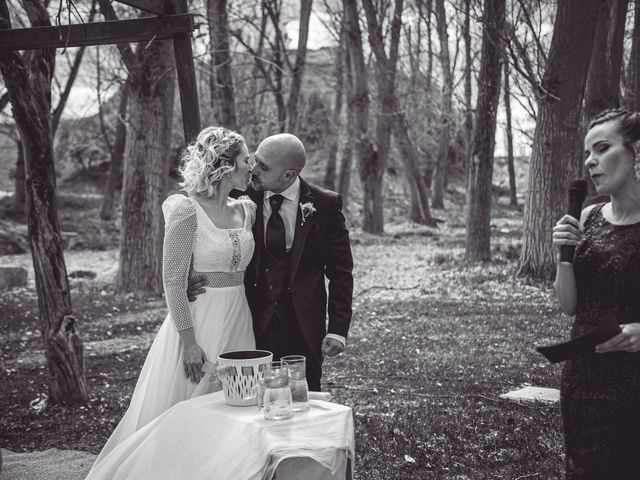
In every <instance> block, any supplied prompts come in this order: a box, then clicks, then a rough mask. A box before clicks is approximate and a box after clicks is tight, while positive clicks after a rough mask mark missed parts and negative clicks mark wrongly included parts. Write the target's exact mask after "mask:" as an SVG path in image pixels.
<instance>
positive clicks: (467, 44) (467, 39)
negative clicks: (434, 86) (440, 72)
mask: <svg viewBox="0 0 640 480" xmlns="http://www.w3.org/2000/svg"><path fill="white" fill-rule="evenodd" d="M470 10H471V0H464V26H463V30H462V32H463V37H464V106H465V110H466V112H465V115H464V132H465V135H464V139H465V154H466V155H465V159H464V162H465V163H464V166H465V171H466V172H467V173H468V171H469V165H470V163H471V151H472V149H473V105H471V63H472V62H473V59H472V58H471V20H470V18H471V12H470Z"/></svg>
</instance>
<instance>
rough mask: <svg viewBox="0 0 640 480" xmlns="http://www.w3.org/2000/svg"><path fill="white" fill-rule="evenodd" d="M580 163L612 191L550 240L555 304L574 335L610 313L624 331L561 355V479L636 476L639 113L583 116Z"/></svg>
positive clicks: (639, 446)
mask: <svg viewBox="0 0 640 480" xmlns="http://www.w3.org/2000/svg"><path fill="white" fill-rule="evenodd" d="M584 146H585V155H586V160H585V166H586V168H587V169H588V171H589V176H590V178H591V180H592V182H593V184H594V185H595V189H596V191H597V192H598V193H599V194H601V195H608V196H609V201H608V202H606V203H600V204H596V205H591V206H588V207H586V208H585V209H584V210H583V211H582V214H581V215H580V219H579V220H578V219H575V218H573V217H571V216H569V215H565V216H564V217H562V218H561V219H560V220H559V221H558V223H557V224H556V225H555V227H554V228H553V244H554V246H555V248H556V249H557V251H558V253H559V252H560V248H561V247H562V246H574V247H576V250H575V257H574V261H573V263H569V262H561V261H560V259H559V257H558V262H557V271H556V279H555V283H554V287H555V291H556V295H557V297H558V301H559V303H560V308H561V309H562V311H563V312H564V313H566V314H567V315H573V316H574V322H573V326H572V329H571V337H572V338H577V337H579V336H581V335H584V334H586V333H588V332H590V331H592V330H593V329H594V328H595V327H596V326H597V325H598V323H599V322H600V320H601V319H602V318H605V317H609V318H614V319H615V320H616V321H617V323H618V324H619V325H620V328H621V333H619V334H618V335H616V336H614V337H613V338H611V339H609V340H608V341H606V342H604V343H601V344H600V345H598V346H597V347H596V349H595V350H596V351H595V353H593V354H590V355H584V356H580V357H577V358H574V359H571V360H568V361H567V362H565V364H564V368H563V371H562V382H561V388H560V398H561V408H562V419H563V425H564V434H565V448H566V479H567V480H587V479H588V480H606V479H616V480H625V479H638V478H640V353H637V352H638V351H640V114H639V113H637V112H628V111H626V110H622V109H615V110H606V111H604V112H602V113H601V114H600V115H598V116H597V117H596V118H594V119H593V120H592V121H591V123H590V124H589V128H588V131H587V134H586V136H585V139H584Z"/></svg>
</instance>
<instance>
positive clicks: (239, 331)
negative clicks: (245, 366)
mask: <svg viewBox="0 0 640 480" xmlns="http://www.w3.org/2000/svg"><path fill="white" fill-rule="evenodd" d="M180 172H181V174H182V178H183V182H182V183H180V186H181V187H182V189H183V190H184V191H185V192H186V193H187V194H188V196H183V195H179V194H175V195H171V196H169V197H168V198H167V199H166V200H165V202H164V203H163V205H162V211H163V214H164V218H165V236H164V247H163V260H162V261H163V285H164V291H165V297H166V302H167V306H168V308H169V314H168V316H167V318H166V319H165V321H164V322H163V324H162V326H161V327H160V330H159V332H158V334H157V336H156V338H155V340H154V341H153V345H152V346H151V349H150V350H149V353H148V355H147V358H146V360H145V362H144V365H143V367H142V372H141V373H140V377H139V378H138V381H137V383H136V387H135V390H134V392H133V395H132V397H131V403H130V404H129V408H128V410H127V412H126V413H125V415H124V417H123V418H122V420H121V421H120V423H119V424H118V426H117V427H116V429H115V430H114V432H113V433H112V435H111V437H110V438H109V440H108V441H107V443H106V444H105V446H104V448H103V449H102V451H101V452H100V454H99V455H98V458H97V459H96V462H95V463H94V468H95V467H96V466H97V465H98V464H99V463H100V462H101V461H102V460H103V459H104V457H105V456H106V455H107V454H108V453H109V452H111V451H112V450H113V449H114V448H115V447H117V446H118V445H119V444H120V443H122V442H123V441H124V440H125V439H126V438H128V437H129V436H130V435H131V434H133V433H134V432H136V431H137V430H139V429H141V428H142V427H144V426H145V425H147V424H148V423H149V422H150V421H152V420H153V419H154V418H156V417H158V416H159V415H160V414H162V413H163V412H165V411H166V410H168V409H169V408H170V407H172V406H173V405H175V404H176V403H178V402H180V401H183V400H187V399H189V398H192V397H195V396H198V395H202V394H205V393H210V392H211V391H212V390H213V389H215V387H212V386H211V385H210V383H209V381H208V377H205V378H206V379H207V380H203V377H204V375H203V372H202V366H203V364H204V362H205V360H207V359H209V360H211V361H215V360H216V358H217V356H218V354H220V353H221V352H224V351H230V350H253V349H255V340H254V336H253V327H252V321H251V312H250V311H249V306H248V304H247V300H246V297H245V291H244V284H243V277H244V270H245V268H246V267H247V265H248V264H249V261H250V260H251V257H252V255H253V250H254V242H253V235H252V233H251V228H252V226H253V222H254V220H255V212H256V205H255V204H254V203H253V202H252V201H251V200H250V199H249V198H248V197H243V198H241V199H239V200H234V199H232V198H230V197H229V193H230V192H231V190H232V189H234V188H235V189H239V190H245V189H246V187H247V183H248V181H249V176H250V162H249V152H248V149H247V146H246V144H245V141H244V139H243V138H242V137H241V136H240V135H239V134H237V133H235V132H233V131H230V130H227V129H225V128H221V127H207V128H205V129H204V130H203V131H202V132H200V134H199V135H198V138H197V140H196V142H195V143H194V144H192V145H190V146H189V147H188V148H187V151H186V153H185V155H184V159H183V164H182V166H181V169H180ZM193 275H199V276H205V277H206V278H207V281H208V286H207V287H206V288H205V290H206V292H205V293H204V294H202V295H199V296H198V297H197V299H196V300H195V301H194V302H191V303H190V302H189V300H188V299H187V293H186V292H187V280H188V278H189V277H190V276H193ZM218 389H219V388H218Z"/></svg>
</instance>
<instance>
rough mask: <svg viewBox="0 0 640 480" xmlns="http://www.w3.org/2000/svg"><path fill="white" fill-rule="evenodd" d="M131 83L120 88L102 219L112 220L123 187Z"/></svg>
mask: <svg viewBox="0 0 640 480" xmlns="http://www.w3.org/2000/svg"><path fill="white" fill-rule="evenodd" d="M129 89H130V87H129V81H128V80H127V81H125V83H124V84H123V85H122V87H121V88H120V102H119V104H118V125H117V126H116V135H115V139H114V141H113V145H112V146H111V164H110V165H109V177H108V178H107V183H106V185H105V187H104V192H103V193H102V204H101V205H100V218H101V219H102V220H111V219H112V218H113V210H114V203H115V197H116V191H117V190H118V188H119V187H120V186H121V185H122V161H123V159H124V149H125V145H126V141H127V118H126V117H127V104H128V103H129Z"/></svg>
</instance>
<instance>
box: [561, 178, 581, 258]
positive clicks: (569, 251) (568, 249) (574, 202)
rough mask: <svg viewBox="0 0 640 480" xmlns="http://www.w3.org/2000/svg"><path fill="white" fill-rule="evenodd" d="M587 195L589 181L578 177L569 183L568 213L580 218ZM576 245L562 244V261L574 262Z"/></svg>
mask: <svg viewBox="0 0 640 480" xmlns="http://www.w3.org/2000/svg"><path fill="white" fill-rule="evenodd" d="M586 196H587V181H586V180H584V179H582V178H576V179H575V180H572V181H571V183H570V184H569V206H568V207H567V214H569V215H571V216H572V217H574V218H577V219H578V220H580V212H582V203H583V202H584V199H585V197H586ZM575 249H576V247H574V246H572V245H562V246H561V247H560V261H561V262H569V263H573V253H574V252H575Z"/></svg>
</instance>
